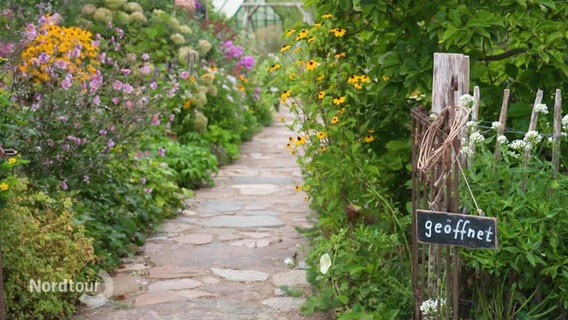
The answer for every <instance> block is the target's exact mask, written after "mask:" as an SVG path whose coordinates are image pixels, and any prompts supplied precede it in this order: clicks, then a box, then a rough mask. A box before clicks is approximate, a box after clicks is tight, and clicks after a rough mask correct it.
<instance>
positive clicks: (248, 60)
mask: <svg viewBox="0 0 568 320" xmlns="http://www.w3.org/2000/svg"><path fill="white" fill-rule="evenodd" d="M238 65H239V66H243V67H245V68H246V69H247V70H250V69H252V67H254V57H253V56H244V57H243V58H242V59H241V61H239V64H238Z"/></svg>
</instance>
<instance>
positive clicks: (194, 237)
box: [172, 233, 213, 245]
mask: <svg viewBox="0 0 568 320" xmlns="http://www.w3.org/2000/svg"><path fill="white" fill-rule="evenodd" d="M172 240H173V241H175V242H177V243H185V244H195V245H200V244H207V243H211V242H212V241H213V236H212V235H210V234H204V233H193V234H188V235H185V236H179V237H175V238H172Z"/></svg>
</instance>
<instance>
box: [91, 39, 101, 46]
mask: <svg viewBox="0 0 568 320" xmlns="http://www.w3.org/2000/svg"><path fill="white" fill-rule="evenodd" d="M91 45H92V46H93V47H98V46H100V45H101V41H100V40H93V41H91Z"/></svg>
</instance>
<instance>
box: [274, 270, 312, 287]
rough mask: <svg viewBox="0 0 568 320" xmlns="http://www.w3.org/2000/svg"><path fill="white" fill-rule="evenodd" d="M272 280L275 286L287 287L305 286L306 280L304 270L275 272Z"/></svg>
mask: <svg viewBox="0 0 568 320" xmlns="http://www.w3.org/2000/svg"><path fill="white" fill-rule="evenodd" d="M272 282H273V283H274V285H275V286H277V287H280V286H287V287H307V286H308V280H307V279H306V271H305V270H289V271H285V272H281V273H277V274H275V275H273V276H272Z"/></svg>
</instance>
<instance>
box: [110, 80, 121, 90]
mask: <svg viewBox="0 0 568 320" xmlns="http://www.w3.org/2000/svg"><path fill="white" fill-rule="evenodd" d="M112 88H113V89H114V90H120V89H122V82H121V81H120V80H114V81H113V82H112Z"/></svg>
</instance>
